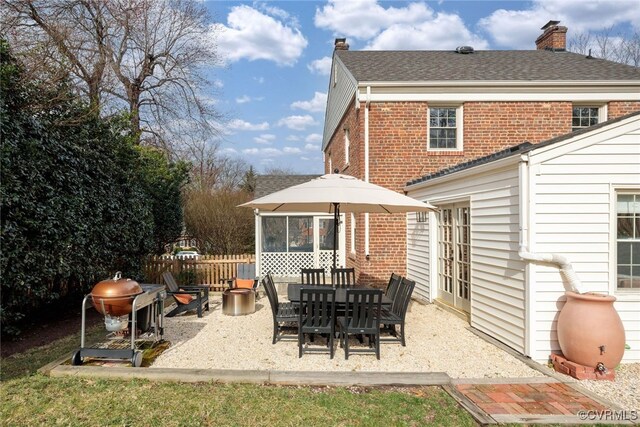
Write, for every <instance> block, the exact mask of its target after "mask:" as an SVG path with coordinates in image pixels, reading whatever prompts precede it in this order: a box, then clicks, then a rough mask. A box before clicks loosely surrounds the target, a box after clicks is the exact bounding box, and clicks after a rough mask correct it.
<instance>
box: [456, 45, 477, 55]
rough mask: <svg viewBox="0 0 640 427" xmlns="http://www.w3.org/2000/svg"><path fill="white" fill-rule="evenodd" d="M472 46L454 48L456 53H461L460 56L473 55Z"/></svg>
mask: <svg viewBox="0 0 640 427" xmlns="http://www.w3.org/2000/svg"><path fill="white" fill-rule="evenodd" d="M473 52H474V50H473V46H458V47H457V48H456V53H462V54H465V55H466V54H468V53H473Z"/></svg>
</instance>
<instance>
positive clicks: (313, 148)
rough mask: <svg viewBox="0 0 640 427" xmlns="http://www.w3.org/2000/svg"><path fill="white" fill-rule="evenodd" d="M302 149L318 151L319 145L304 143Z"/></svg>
mask: <svg viewBox="0 0 640 427" xmlns="http://www.w3.org/2000/svg"><path fill="white" fill-rule="evenodd" d="M304 149H305V150H307V151H318V150H320V146H319V145H316V144H306V145H305V146H304Z"/></svg>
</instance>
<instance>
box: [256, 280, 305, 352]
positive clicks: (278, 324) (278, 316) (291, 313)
mask: <svg viewBox="0 0 640 427" xmlns="http://www.w3.org/2000/svg"><path fill="white" fill-rule="evenodd" d="M262 286H263V287H264V290H265V292H266V294H267V298H268V299H269V304H270V305H271V314H273V341H272V344H275V343H276V342H277V341H279V340H280V339H282V334H281V332H284V328H285V327H286V324H289V325H293V324H297V323H298V321H299V318H298V311H297V309H296V307H295V306H294V305H293V304H291V303H290V302H280V301H278V291H277V290H276V286H275V284H274V283H273V278H272V277H271V273H267V275H266V276H265V277H264V278H263V279H262Z"/></svg>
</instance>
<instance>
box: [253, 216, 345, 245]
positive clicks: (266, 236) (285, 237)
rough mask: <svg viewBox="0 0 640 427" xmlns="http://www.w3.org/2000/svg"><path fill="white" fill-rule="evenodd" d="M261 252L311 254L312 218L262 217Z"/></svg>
mask: <svg viewBox="0 0 640 427" xmlns="http://www.w3.org/2000/svg"><path fill="white" fill-rule="evenodd" d="M332 237H333V236H332ZM331 242H333V240H331ZM262 252H313V217H312V216H288V217H287V216H263V217H262Z"/></svg>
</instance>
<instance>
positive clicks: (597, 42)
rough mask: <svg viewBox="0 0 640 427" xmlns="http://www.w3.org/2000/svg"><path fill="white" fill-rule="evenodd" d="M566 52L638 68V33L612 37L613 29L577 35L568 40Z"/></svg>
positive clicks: (639, 58)
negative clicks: (589, 55)
mask: <svg viewBox="0 0 640 427" xmlns="http://www.w3.org/2000/svg"><path fill="white" fill-rule="evenodd" d="M567 50H569V51H571V52H575V53H579V54H581V55H588V54H591V55H592V56H594V57H596V58H602V59H608V60H610V61H616V62H620V63H623V64H629V65H633V66H635V67H638V66H640V33H639V32H638V31H636V32H634V33H633V34H631V35H624V34H619V35H614V32H613V27H609V28H606V29H604V30H603V31H601V32H599V33H577V34H575V35H573V36H572V37H571V38H569V40H568V42H567Z"/></svg>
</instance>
